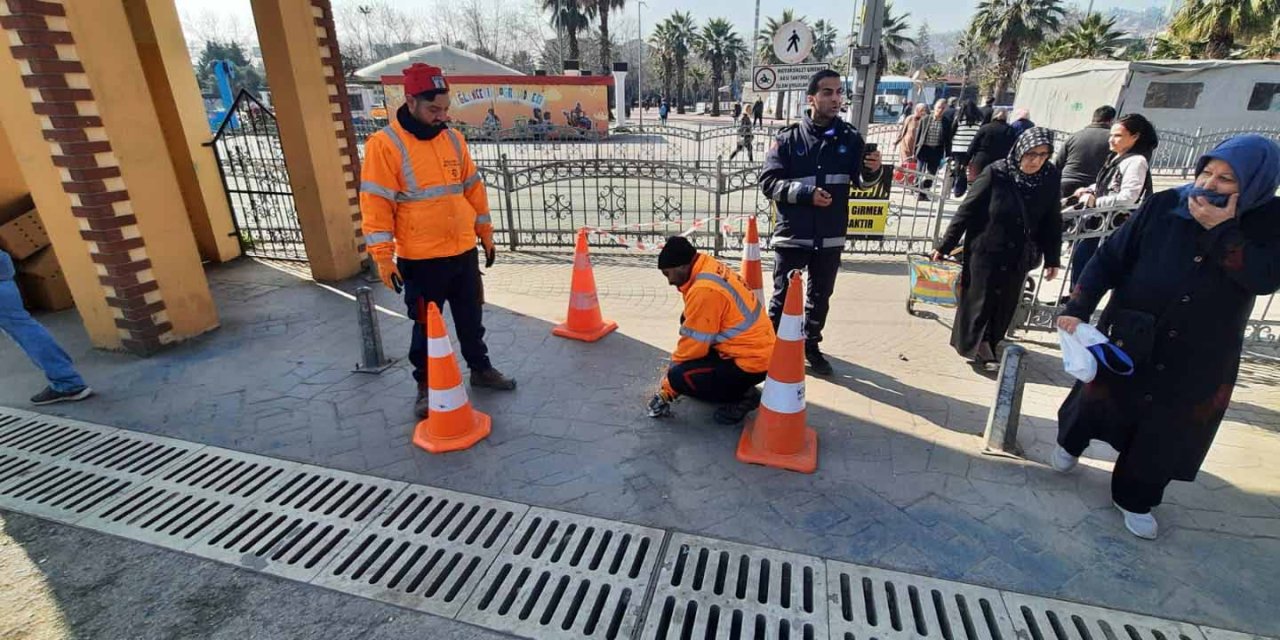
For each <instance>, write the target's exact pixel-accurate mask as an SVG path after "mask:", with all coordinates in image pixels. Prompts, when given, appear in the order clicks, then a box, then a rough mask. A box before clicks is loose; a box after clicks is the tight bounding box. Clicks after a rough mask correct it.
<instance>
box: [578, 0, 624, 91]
mask: <svg viewBox="0 0 1280 640" xmlns="http://www.w3.org/2000/svg"><path fill="white" fill-rule="evenodd" d="M582 4H583V6H584V7H586V8H587V14H588V15H592V16H595V17H596V18H598V19H599V21H600V64H601V65H602V67H603V71H604V75H606V76H607V75H609V74H610V73H612V72H613V52H612V51H611V50H610V49H611V41H610V40H609V12H611V11H613V10H614V9H617V10H619V11H621V10H622V9H623V8H625V7H626V6H627V0H582Z"/></svg>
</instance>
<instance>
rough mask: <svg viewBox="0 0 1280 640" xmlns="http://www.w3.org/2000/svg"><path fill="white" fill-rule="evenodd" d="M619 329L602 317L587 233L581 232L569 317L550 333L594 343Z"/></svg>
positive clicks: (575, 251)
mask: <svg viewBox="0 0 1280 640" xmlns="http://www.w3.org/2000/svg"><path fill="white" fill-rule="evenodd" d="M617 328H618V323H616V322H614V321H612V320H605V319H604V318H603V317H602V316H601V315H600V300H599V299H597V298H596V276H595V274H594V273H592V271H591V256H590V255H589V254H588V253H587V230H586V228H582V229H578V243H577V245H576V247H575V248H574V250H573V283H572V285H571V286H570V287H569V315H568V318H567V319H566V320H565V321H564V323H563V324H558V325H556V326H555V327H553V328H552V329H551V333H552V335H557V336H560V337H561V338H572V339H574V340H582V341H583V342H595V341H596V340H599V339H600V338H603V337H605V336H606V335H608V334H609V332H611V331H613V330H614V329H617Z"/></svg>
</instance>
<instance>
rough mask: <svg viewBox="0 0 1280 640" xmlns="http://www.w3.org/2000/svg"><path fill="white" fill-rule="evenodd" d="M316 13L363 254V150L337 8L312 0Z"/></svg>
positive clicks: (352, 214) (350, 198)
mask: <svg viewBox="0 0 1280 640" xmlns="http://www.w3.org/2000/svg"><path fill="white" fill-rule="evenodd" d="M311 7H312V13H313V14H314V15H315V24H316V28H317V38H316V44H317V45H319V47H320V62H322V63H323V64H324V65H325V66H326V67H327V69H326V74H327V75H328V76H329V82H330V84H329V103H330V104H331V105H332V108H333V122H334V129H335V135H337V136H338V140H339V146H342V144H343V143H345V145H346V149H345V151H346V162H345V163H343V165H342V173H343V178H345V179H346V181H347V182H346V186H347V198H348V203H349V204H350V205H351V222H352V224H353V225H354V227H355V236H356V241H357V243H358V245H359V246H358V250H359V251H360V253H362V254H363V253H364V252H365V246H364V232H363V231H362V230H361V228H360V151H359V149H358V148H357V147H356V129H355V125H354V124H353V123H352V122H351V100H350V98H349V97H348V94H347V81H346V76H345V75H344V74H343V72H342V55H341V54H340V53H339V51H338V32H337V30H336V29H335V28H334V26H333V8H332V7H331V6H330V4H329V0H311Z"/></svg>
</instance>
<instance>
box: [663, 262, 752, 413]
mask: <svg viewBox="0 0 1280 640" xmlns="http://www.w3.org/2000/svg"><path fill="white" fill-rule="evenodd" d="M658 268H659V269H661V270H662V274H663V275H664V276H666V277H667V282H668V283H669V284H670V285H671V286H673V287H676V288H677V289H679V290H680V293H681V295H683V296H684V313H683V314H682V315H681V316H680V342H679V343H678V344H677V345H676V351H675V353H673V354H671V368H670V369H668V370H667V374H666V376H665V377H663V379H662V388H661V389H660V390H659V391H658V393H657V395H655V396H654V397H653V399H652V400H650V401H649V416H650V417H654V418H658V417H662V416H668V415H671V402H672V401H674V400H675V399H676V398H678V397H680V396H689V397H691V398H697V399H698V400H704V401H706V402H714V403H717V404H721V405H722V406H720V407H719V408H717V409H716V412H715V415H714V418H715V421H716V422H718V423H720V424H737V423H739V422H742V419H743V418H744V417H746V415H747V414H748V413H750V412H751V411H752V410H754V409H755V408H756V407H757V406H759V404H760V392H759V391H758V390H757V389H756V385H757V384H760V383H761V382H763V381H764V378H765V373H766V372H768V370H769V358H770V357H771V356H772V354H773V341H774V333H773V324H772V323H770V322H769V314H768V313H767V312H766V311H765V309H764V306H763V305H761V304H760V302H759V301H758V300H756V299H755V296H753V295H752V293H751V289H749V288H747V285H746V283H745V282H743V281H742V278H741V277H740V276H739V275H738V274H737V273H735V272H734V271H733V270H731V269H729V268H728V267H726V266H724V265H723V264H720V262H718V261H717V260H716V259H715V258H712V257H711V256H709V255H705V254H701V253H698V251H697V250H696V249H694V247H693V245H692V244H691V243H690V242H689V240H687V239H686V238H683V237H681V236H672V237H670V238H667V243H666V245H665V246H664V247H663V248H662V253H661V254H659V255H658Z"/></svg>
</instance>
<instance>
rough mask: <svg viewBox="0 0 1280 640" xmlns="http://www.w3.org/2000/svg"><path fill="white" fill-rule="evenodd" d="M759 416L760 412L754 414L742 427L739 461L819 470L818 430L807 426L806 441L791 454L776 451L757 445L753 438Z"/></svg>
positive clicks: (805, 470)
mask: <svg viewBox="0 0 1280 640" xmlns="http://www.w3.org/2000/svg"><path fill="white" fill-rule="evenodd" d="M759 416H760V414H759V412H757V413H756V414H755V415H752V416H751V417H750V418H749V419H748V420H747V424H746V425H745V426H743V428H742V437H741V438H740V439H739V440H738V453H737V458H738V461H739V462H746V463H749V464H760V465H764V466H766V467H774V468H777V469H786V470H787V471H798V472H800V473H813V472H814V471H817V470H818V432H816V431H814V430H813V429H812V428H810V427H808V426H805V427H804V431H803V437H804V443H803V444H802V445H801V446H800V450H799V451H797V452H796V453H793V454H790V455H787V454H780V453H774V452H772V451H768V450H766V449H764V448H761V447H758V446H756V444H755V442H754V441H753V440H752V434H753V433H754V432H755V428H756V420H757V419H758V418H759Z"/></svg>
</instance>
